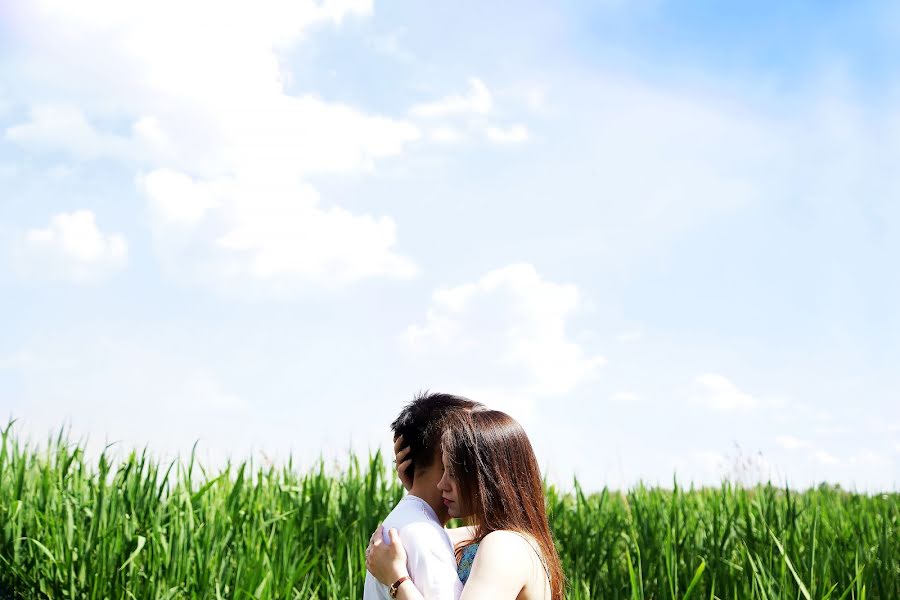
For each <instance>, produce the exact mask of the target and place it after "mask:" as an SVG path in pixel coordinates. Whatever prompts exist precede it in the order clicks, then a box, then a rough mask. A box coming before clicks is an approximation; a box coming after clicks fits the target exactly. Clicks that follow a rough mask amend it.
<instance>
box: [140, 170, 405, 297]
mask: <svg viewBox="0 0 900 600" xmlns="http://www.w3.org/2000/svg"><path fill="white" fill-rule="evenodd" d="M140 185H141V187H142V189H143V190H144V192H145V193H146V196H147V198H148V201H149V203H150V207H151V210H152V213H153V215H154V222H155V231H156V235H157V242H158V245H159V246H160V248H161V249H162V250H163V252H164V258H166V259H167V261H168V264H170V265H171V264H176V265H177V263H178V262H179V260H180V257H182V256H184V255H187V254H193V255H194V256H195V259H196V260H198V261H199V264H200V265H202V266H203V267H204V268H205V269H206V270H207V271H210V272H213V273H215V274H216V276H217V277H218V278H219V279H220V280H225V281H240V280H242V279H245V278H252V279H255V280H256V281H257V282H259V283H260V284H263V287H267V288H268V290H269V291H279V292H291V291H293V288H292V287H291V286H292V285H297V284H298V283H315V284H318V285H323V286H329V285H343V284H348V283H351V282H353V281H357V280H360V279H364V278H367V277H376V276H383V277H391V278H401V279H402V278H409V277H412V276H413V275H415V273H416V266H415V264H414V263H413V262H412V261H411V260H410V259H408V258H406V257H404V256H401V255H399V254H396V253H394V252H393V250H392V247H393V245H394V243H395V241H396V226H395V224H394V222H393V221H392V220H391V219H389V218H387V217H380V218H376V217H372V216H370V215H355V214H352V213H350V212H349V211H347V210H344V209H342V208H340V207H331V208H329V209H324V208H322V207H320V206H319V195H318V193H317V192H316V190H315V189H314V188H313V187H312V186H310V185H308V184H305V183H303V182H302V181H299V180H290V179H288V180H281V179H274V178H267V179H264V180H255V179H249V180H248V179H247V178H222V179H217V180H207V181H203V180H194V179H192V178H190V177H188V176H187V175H185V174H183V173H177V172H173V171H168V170H158V171H154V172H152V173H150V174H148V175H146V176H144V177H142V178H141V181H140Z"/></svg>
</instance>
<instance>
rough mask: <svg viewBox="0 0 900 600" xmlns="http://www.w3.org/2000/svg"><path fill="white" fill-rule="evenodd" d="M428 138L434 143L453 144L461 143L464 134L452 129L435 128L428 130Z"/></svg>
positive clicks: (444, 127)
mask: <svg viewBox="0 0 900 600" xmlns="http://www.w3.org/2000/svg"><path fill="white" fill-rule="evenodd" d="M428 137H429V139H431V140H432V141H435V142H442V143H453V142H459V141H461V140H462V139H463V138H464V136H463V134H462V133H461V132H460V131H459V130H457V129H454V128H452V127H446V126H441V127H433V128H431V129H429V130H428Z"/></svg>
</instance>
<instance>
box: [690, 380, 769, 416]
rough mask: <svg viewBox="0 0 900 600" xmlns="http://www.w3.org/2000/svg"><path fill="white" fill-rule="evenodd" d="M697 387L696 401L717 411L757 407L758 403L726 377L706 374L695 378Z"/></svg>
mask: <svg viewBox="0 0 900 600" xmlns="http://www.w3.org/2000/svg"><path fill="white" fill-rule="evenodd" d="M695 382H696V383H697V385H698V387H699V393H698V394H697V395H696V397H695V398H696V400H697V401H698V402H700V403H701V404H703V405H705V406H706V407H708V408H710V409H712V410H717V411H747V410H754V409H756V408H758V407H759V405H760V401H759V400H758V399H757V398H755V397H753V396H751V395H750V394H748V393H746V392H743V391H741V390H740V389H738V387H737V386H736V385H735V384H734V383H732V382H731V380H729V379H728V378H727V377H724V376H722V375H716V374H714V373H706V374H704V375H700V376H698V377H697V378H696V380H695Z"/></svg>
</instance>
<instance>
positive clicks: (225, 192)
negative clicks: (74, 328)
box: [6, 0, 483, 289]
mask: <svg viewBox="0 0 900 600" xmlns="http://www.w3.org/2000/svg"><path fill="white" fill-rule="evenodd" d="M82 9H83V10H82ZM371 12H372V2H371V1H360V0H350V1H325V2H315V1H313V0H307V1H302V0H301V1H299V2H288V1H283V0H272V1H269V2H261V3H257V4H255V5H254V6H253V7H250V6H249V5H239V4H228V5H221V4H219V3H214V2H203V1H201V2H197V3H191V4H190V6H185V5H183V4H182V3H178V2H174V1H163V2H160V3H153V5H152V9H151V8H150V7H148V10H135V9H134V6H132V5H128V6H127V7H126V6H124V5H118V4H116V3H108V2H103V1H95V2H88V3H87V5H84V6H83V7H81V8H80V9H79V10H78V11H73V10H72V9H71V7H70V6H68V5H66V4H65V3H61V2H55V1H45V2H43V3H39V4H37V5H35V6H33V7H31V9H30V10H28V11H22V15H20V16H19V17H18V18H20V19H21V20H22V22H21V23H19V24H18V25H19V26H21V29H22V30H23V31H29V32H33V34H32V35H30V36H28V37H27V38H26V39H27V40H28V43H29V44H30V47H29V50H30V52H31V56H30V59H31V62H30V63H29V66H30V67H31V68H33V70H34V74H33V76H34V78H35V79H36V80H39V81H53V82H54V85H55V86H56V92H57V93H59V94H61V95H62V96H64V97H67V98H69V99H70V104H66V105H49V106H44V105H39V106H34V107H33V108H32V116H31V119H30V120H29V121H28V122H25V123H22V124H17V125H14V126H12V127H11V128H9V129H8V130H7V132H6V136H7V138H8V139H10V140H12V141H15V142H18V143H20V144H22V145H25V146H27V147H29V148H33V149H36V150H38V149H43V150H60V151H64V152H68V153H70V154H72V155H73V156H75V157H76V158H79V159H83V160H90V159H94V158H100V157H109V158H115V159H118V160H121V161H124V162H126V163H129V164H130V165H131V166H133V167H136V168H137V170H138V173H137V175H138V176H137V182H138V186H139V188H140V189H141V190H142V191H143V192H144V193H145V195H146V197H147V200H148V203H149V206H150V212H151V214H152V215H153V217H154V220H153V226H154V239H155V240H156V241H157V243H158V250H159V252H160V254H161V255H162V256H163V258H164V259H165V260H166V261H167V264H168V265H169V266H170V267H171V268H173V269H178V270H179V271H183V272H185V273H189V274H190V275H191V276H192V278H193V276H195V275H200V276H201V277H200V278H201V279H203V280H207V281H211V282H218V283H221V282H222V281H223V280H224V281H225V282H233V281H235V280H236V279H240V278H246V277H250V278H263V279H267V280H271V279H272V278H273V277H279V278H281V281H280V282H279V284H278V286H277V287H278V288H279V289H289V288H290V289H296V288H298V287H302V286H303V285H305V284H308V283H311V282H314V283H316V284H321V285H326V286H337V285H345V284H349V283H352V282H353V281H356V280H359V279H363V278H368V277H382V276H387V277H410V276H412V274H413V273H414V271H415V269H414V267H413V265H412V262H411V261H410V260H409V259H408V258H406V257H403V256H400V255H398V254H395V253H394V251H393V249H392V247H393V245H394V244H395V240H396V226H395V223H394V221H393V220H392V219H390V218H388V217H375V216H371V215H366V214H360V215H357V214H352V213H350V212H348V211H347V210H345V209H343V208H341V207H337V206H333V207H330V208H328V209H325V208H322V207H320V206H319V199H318V194H317V192H316V191H315V190H314V189H313V188H312V187H311V186H310V185H309V184H308V182H307V181H306V179H307V177H308V175H310V174H312V173H322V172H341V173H371V172H373V171H374V170H375V164H376V161H377V160H379V159H383V158H387V157H392V156H397V155H399V154H401V153H402V152H403V151H404V148H405V147H406V145H407V144H408V143H409V142H411V141H414V140H417V139H419V138H420V137H421V133H420V131H419V129H418V127H416V126H415V125H414V124H412V123H409V122H406V121H404V120H398V119H393V118H389V117H385V116H379V115H369V114H365V113H363V112H362V111H359V110H357V109H356V108H353V107H351V106H347V105H344V104H340V103H334V102H328V101H326V100H323V99H322V98H320V97H318V96H317V95H315V94H305V95H301V96H290V95H288V94H287V93H286V92H285V88H284V76H283V75H282V72H281V66H280V64H279V61H278V52H280V51H281V49H282V48H284V47H286V46H287V45H289V44H291V43H294V42H296V41H297V40H300V39H302V38H303V36H304V35H305V34H306V33H307V31H308V29H309V28H310V27H312V26H315V25H317V24H321V23H329V22H330V23H335V24H337V23H340V22H341V21H342V20H343V19H345V18H346V17H349V16H353V15H360V16H364V15H368V14H370V13H371ZM213 14H214V15H215V18H211V15H213ZM235 31H240V32H241V35H238V36H235V35H234V32H235ZM47 39H53V40H54V41H53V44H47V43H45V42H44V40H47ZM101 39H102V41H103V43H102V44H101V43H100V42H98V41H95V40H101ZM72 62H77V63H78V64H81V65H83V67H84V68H82V69H81V70H80V71H81V74H80V75H79V77H77V78H75V77H71V76H70V75H69V74H68V73H67V72H65V71H64V70H58V69H59V67H58V65H60V64H63V63H66V64H70V63H72ZM34 65H38V66H37V67H35V66H34ZM82 74H83V75H82ZM480 102H483V100H480ZM73 105H75V106H78V107H79V108H77V109H76V108H73ZM122 107H126V108H125V109H124V110H126V111H127V112H126V113H125V114H122V110H123V109H122ZM92 113H93V114H95V115H97V117H96V118H91V115H92ZM122 122H125V123H127V124H128V126H127V127H128V131H127V133H125V134H120V133H106V132H103V131H102V129H104V128H108V127H109V126H108V125H105V124H108V123H119V124H121V123H122Z"/></svg>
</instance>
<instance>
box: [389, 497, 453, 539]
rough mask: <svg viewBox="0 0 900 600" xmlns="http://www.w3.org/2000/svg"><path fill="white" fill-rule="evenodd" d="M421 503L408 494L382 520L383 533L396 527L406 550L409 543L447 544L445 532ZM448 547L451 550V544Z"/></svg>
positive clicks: (422, 502)
mask: <svg viewBox="0 0 900 600" xmlns="http://www.w3.org/2000/svg"><path fill="white" fill-rule="evenodd" d="M423 504H424V501H422V500H420V499H418V498H410V497H409V496H407V497H405V498H404V499H403V500H401V501H400V504H398V505H397V506H396V507H394V510H392V511H391V513H390V514H389V515H388V516H387V517H386V518H385V520H384V531H385V534H386V533H387V531H388V530H389V529H391V528H393V529H396V530H397V533H398V534H399V535H400V539H401V540H403V543H404V545H405V546H406V547H407V549H408V550H409V549H411V548H409V546H410V545H438V544H439V545H440V546H441V547H445V546H449V545H450V538H449V537H448V536H447V532H446V531H444V528H443V527H442V526H441V524H440V523H439V522H438V521H437V520H436V519H435V518H434V517H432V516H430V515H429V514H428V512H427V511H426V509H425V508H424V506H422V505H423ZM401 505H402V506H401ZM426 506H427V505H426ZM450 548H451V550H452V546H450Z"/></svg>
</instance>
